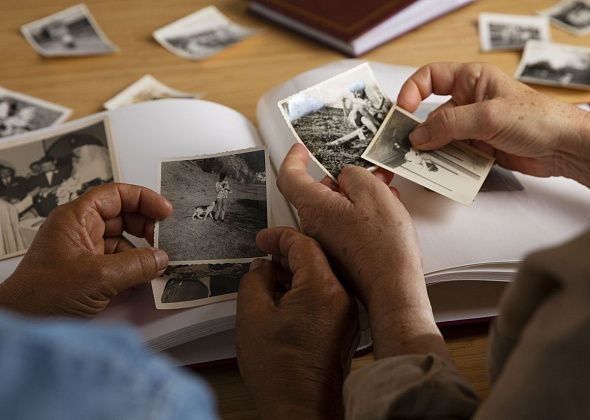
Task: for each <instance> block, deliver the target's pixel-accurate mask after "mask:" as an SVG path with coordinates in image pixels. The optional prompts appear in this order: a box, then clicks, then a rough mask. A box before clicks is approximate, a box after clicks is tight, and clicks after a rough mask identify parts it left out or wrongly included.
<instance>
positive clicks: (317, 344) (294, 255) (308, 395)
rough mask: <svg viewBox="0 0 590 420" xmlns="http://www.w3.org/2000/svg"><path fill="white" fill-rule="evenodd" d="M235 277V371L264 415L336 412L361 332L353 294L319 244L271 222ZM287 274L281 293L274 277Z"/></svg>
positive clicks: (338, 412) (337, 414)
mask: <svg viewBox="0 0 590 420" xmlns="http://www.w3.org/2000/svg"><path fill="white" fill-rule="evenodd" d="M256 244H257V245H258V247H259V248H260V249H261V250H262V251H264V252H266V253H270V254H273V255H274V256H275V257H277V262H279V265H277V266H275V265H273V263H271V262H270V261H265V260H256V261H254V262H253V263H252V265H251V267H250V272H249V273H248V274H246V275H245V276H244V277H243V278H242V281H241V283H240V290H239V293H238V309H237V318H236V349H237V356H238V363H239V366H240V372H241V374H242V377H243V378H244V382H245V383H246V385H247V386H248V388H249V390H250V392H251V394H252V396H253V397H254V400H255V401H256V403H257V406H258V409H259V412H260V415H261V417H262V418H273V419H274V418H281V419H283V418H305V419H313V418H322V419H326V418H340V417H341V415H342V393H341V392H342V384H343V381H344V379H345V377H346V375H347V374H348V371H349V370H350V364H351V359H352V355H353V353H354V351H355V349H356V343H357V341H358V340H357V339H358V331H359V326H358V314H357V308H356V303H355V301H354V299H353V298H352V297H351V296H350V295H349V294H348V293H347V292H346V290H344V288H343V287H342V285H341V284H340V283H339V281H338V279H337V278H336V276H335V275H334V273H333V272H332V270H331V268H330V264H329V263H328V260H327V259H326V256H325V255H324V253H323V251H322V249H321V248H320V246H319V244H318V243H317V242H316V241H314V240H313V239H311V238H309V237H307V236H305V235H303V234H302V233H299V232H297V231H295V230H293V229H291V228H271V229H265V230H263V231H261V232H260V233H259V234H258V236H257V237H256ZM287 277H290V287H289V289H288V291H287V292H286V293H284V294H283V295H277V293H275V291H276V286H277V283H278V282H280V281H281V279H285V278H287Z"/></svg>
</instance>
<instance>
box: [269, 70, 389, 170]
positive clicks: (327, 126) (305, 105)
mask: <svg viewBox="0 0 590 420" xmlns="http://www.w3.org/2000/svg"><path fill="white" fill-rule="evenodd" d="M391 105H392V104H391V101H390V100H389V98H387V96H386V95H385V94H384V93H383V90H382V89H381V88H380V87H379V84H378V83H377V80H376V79H375V76H374V75H373V72H372V71H371V68H370V66H369V64H367V63H364V64H361V65H359V66H357V67H354V68H352V69H350V70H348V71H346V72H344V73H341V74H339V75H337V76H335V77H333V78H331V79H328V80H326V81H324V82H322V83H319V84H317V85H315V86H312V87H310V88H308V89H305V90H303V91H301V92H299V93H297V94H295V95H293V96H290V97H289V98H287V99H284V100H282V101H280V102H279V103H278V106H279V109H280V110H281V113H282V115H283V117H284V118H285V121H286V122H287V124H288V126H289V128H290V129H291V132H292V133H293V136H294V137H295V139H296V140H297V141H298V142H299V143H302V144H303V145H304V146H305V147H306V148H307V150H309V153H310V156H311V158H312V159H313V160H314V161H315V162H317V163H318V164H319V165H320V167H321V168H322V169H323V170H324V172H325V173H326V175H328V176H330V177H331V178H334V179H336V178H337V177H338V174H339V173H340V170H341V169H342V167H343V166H344V165H347V164H353V165H357V166H362V167H369V166H370V165H368V164H367V162H365V161H363V160H362V159H361V154H362V153H363V150H365V148H366V147H367V146H368V144H369V143H370V142H371V139H373V136H374V135H375V133H377V131H378V130H379V127H380V126H381V123H382V122H383V119H384V118H385V116H386V115H387V112H388V111H389V108H390V107H391Z"/></svg>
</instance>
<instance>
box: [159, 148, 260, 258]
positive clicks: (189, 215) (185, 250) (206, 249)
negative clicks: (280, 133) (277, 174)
mask: <svg viewBox="0 0 590 420" xmlns="http://www.w3.org/2000/svg"><path fill="white" fill-rule="evenodd" d="M266 168H267V155H266V149H264V148H255V149H247V150H242V151H237V152H230V153H224V154H220V155H213V156H203V157H195V158H189V159H187V158H185V159H174V160H167V161H163V162H162V163H161V165H160V192H161V194H162V195H164V196H165V197H166V198H168V200H170V202H171V203H172V206H173V207H174V212H173V214H172V215H171V216H170V217H169V218H167V219H166V220H163V221H161V222H159V223H158V224H157V225H156V235H155V244H156V247H158V248H162V249H163V250H165V251H166V252H167V253H168V256H169V257H170V261H171V262H172V263H174V264H205V263H207V264H209V263H219V262H249V261H251V260H252V259H254V258H257V257H264V256H265V254H263V253H262V252H261V251H260V250H259V249H258V248H257V247H256V243H255V238H256V234H257V233H258V231H260V230H261V229H264V228H266V227H268V221H269V214H270V204H269V201H268V191H267V183H266V170H267V169H266Z"/></svg>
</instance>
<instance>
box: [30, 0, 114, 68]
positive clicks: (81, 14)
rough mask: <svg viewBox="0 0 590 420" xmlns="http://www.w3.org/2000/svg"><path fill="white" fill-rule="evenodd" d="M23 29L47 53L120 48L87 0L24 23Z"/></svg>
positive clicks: (56, 54)
mask: <svg viewBox="0 0 590 420" xmlns="http://www.w3.org/2000/svg"><path fill="white" fill-rule="evenodd" d="M21 32H22V34H23V35H24V37H25V38H26V39H27V41H28V42H29V44H31V46H32V47H33V48H34V49H35V50H36V51H37V52H38V53H39V54H41V55H42V56H45V57H70V56H86V55H101V54H110V53H113V52H115V51H117V47H116V46H115V44H113V43H112V42H111V41H110V40H109V39H108V38H107V37H106V35H105V34H104V33H103V32H102V30H101V29H100V27H99V26H98V23H96V21H95V20H94V18H93V16H92V14H91V13H90V10H88V8H87V7H86V5H84V4H78V5H76V6H73V7H70V8H69V9H66V10H63V11H61V12H58V13H55V14H53V15H51V16H47V17H45V18H43V19H39V20H36V21H35V22H31V23H27V24H26V25H23V26H22V27H21Z"/></svg>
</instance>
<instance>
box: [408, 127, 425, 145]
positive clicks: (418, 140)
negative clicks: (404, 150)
mask: <svg viewBox="0 0 590 420" xmlns="http://www.w3.org/2000/svg"><path fill="white" fill-rule="evenodd" d="M410 141H411V142H412V145H414V146H421V145H423V144H426V143H428V142H429V141H430V132H429V131H428V129H427V128H426V127H425V126H423V125H420V126H418V128H416V129H415V130H414V131H412V132H411V133H410Z"/></svg>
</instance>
